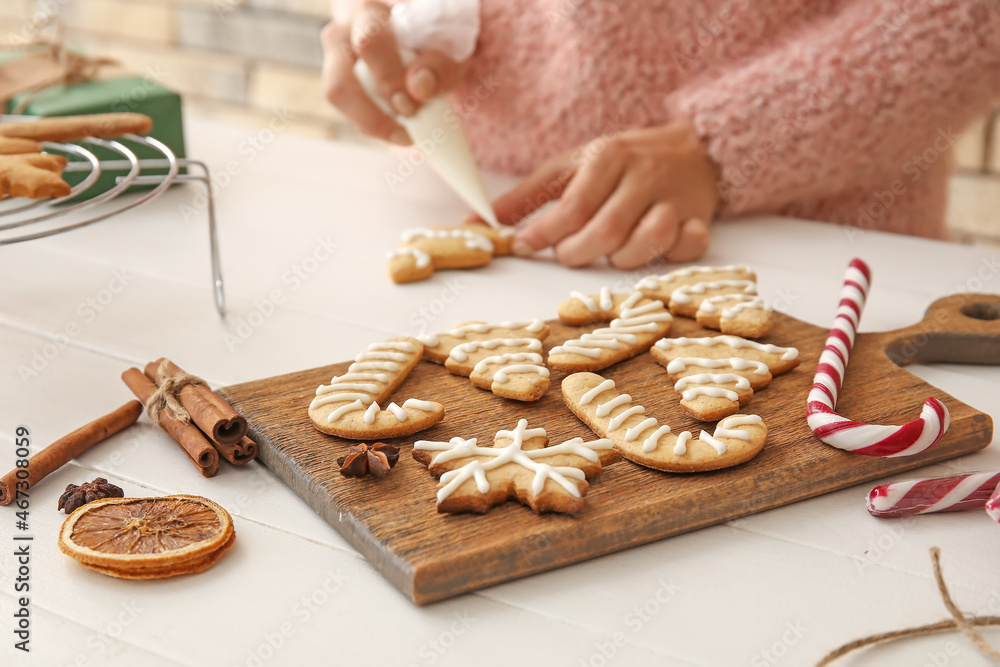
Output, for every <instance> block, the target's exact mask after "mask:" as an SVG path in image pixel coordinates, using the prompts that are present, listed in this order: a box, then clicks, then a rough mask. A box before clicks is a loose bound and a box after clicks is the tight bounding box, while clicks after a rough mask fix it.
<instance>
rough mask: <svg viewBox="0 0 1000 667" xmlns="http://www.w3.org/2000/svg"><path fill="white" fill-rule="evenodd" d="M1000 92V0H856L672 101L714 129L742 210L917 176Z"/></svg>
mask: <svg viewBox="0 0 1000 667" xmlns="http://www.w3.org/2000/svg"><path fill="white" fill-rule="evenodd" d="M998 97H1000V1H998V0H965V1H962V0H854V1H852V2H848V3H847V4H845V5H844V6H843V8H842V9H841V11H840V12H838V13H836V14H835V15H833V16H831V17H829V18H828V19H827V20H826V21H823V22H820V23H817V24H814V25H812V26H810V27H808V28H806V29H805V30H804V31H803V32H802V33H801V34H798V35H795V36H793V37H792V38H791V39H790V40H788V41H785V42H784V43H782V44H780V45H778V46H775V47H773V48H772V49H771V50H769V51H766V52H764V53H763V54H761V55H760V56H759V57H757V58H755V59H753V60H751V61H748V62H746V63H744V64H743V65H742V66H740V67H737V68H734V69H730V70H728V71H724V72H722V73H720V74H719V76H717V77H715V78H712V79H704V80H701V81H697V82H691V83H690V84H688V85H687V86H685V87H682V88H680V89H679V90H677V91H675V92H674V93H672V94H671V95H669V96H668V98H667V104H668V107H669V108H670V109H671V111H672V113H674V114H676V115H680V116H686V117H688V118H690V119H691V120H692V121H693V123H694V125H695V128H696V130H697V132H698V133H699V134H700V135H701V136H702V138H703V139H704V140H705V142H706V144H707V146H708V150H709V154H710V155H711V156H712V158H713V159H714V160H715V161H716V162H717V164H718V165H719V168H720V171H721V176H722V179H721V181H722V182H721V184H720V189H721V191H722V197H723V201H724V206H723V210H722V213H723V214H724V215H725V214H730V215H732V214H739V213H749V212H765V211H777V210H781V209H782V208H783V207H785V206H786V205H788V204H790V203H792V202H796V201H799V202H800V201H802V200H813V199H819V198H823V197H827V196H830V195H834V194H836V193H840V192H843V191H845V190H847V189H851V188H853V189H857V188H858V187H865V186H866V185H869V184H870V185H872V186H874V185H877V184H882V183H887V182H889V181H891V180H893V179H894V178H895V177H896V176H898V177H899V178H902V179H907V178H911V179H914V180H915V179H917V178H919V174H920V171H919V170H920V169H921V168H922V167H921V164H922V163H921V161H920V160H921V158H920V155H921V154H922V153H923V152H925V151H927V150H928V149H934V150H936V151H947V150H948V149H949V148H950V145H951V144H953V143H954V142H955V140H956V138H957V137H956V135H955V133H956V132H958V131H959V130H960V129H961V128H962V127H963V126H964V125H966V124H967V123H968V122H970V121H971V120H972V119H973V118H974V117H975V116H976V115H978V114H981V113H983V112H985V111H986V110H988V109H989V107H990V104H991V102H994V101H995V100H997V99H998ZM945 144H947V146H945ZM894 175H895V176H894Z"/></svg>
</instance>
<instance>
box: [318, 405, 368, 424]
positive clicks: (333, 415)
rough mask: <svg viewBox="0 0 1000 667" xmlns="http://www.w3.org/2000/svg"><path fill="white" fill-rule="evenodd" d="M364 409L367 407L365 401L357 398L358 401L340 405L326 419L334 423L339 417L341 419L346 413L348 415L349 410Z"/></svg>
mask: <svg viewBox="0 0 1000 667" xmlns="http://www.w3.org/2000/svg"><path fill="white" fill-rule="evenodd" d="M368 400H371V399H368ZM372 405H377V404H376V403H372ZM364 409H365V407H364V403H362V402H361V401H360V400H357V401H354V402H353V403H349V404H347V405H342V406H340V407H339V408H337V409H336V410H334V411H333V412H331V413H330V416H329V417H327V418H326V420H327V421H328V422H330V423H333V422H335V421H337V420H338V419H340V418H341V417H343V416H344V415H346V414H347V413H348V412H354V411H355V410H364Z"/></svg>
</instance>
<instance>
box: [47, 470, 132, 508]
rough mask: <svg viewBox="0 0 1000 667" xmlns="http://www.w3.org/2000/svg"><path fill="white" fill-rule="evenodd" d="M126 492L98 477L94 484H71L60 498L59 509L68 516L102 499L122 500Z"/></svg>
mask: <svg viewBox="0 0 1000 667" xmlns="http://www.w3.org/2000/svg"><path fill="white" fill-rule="evenodd" d="M124 495H125V492H124V491H122V490H121V489H120V488H118V487H117V486H115V485H114V484H112V483H111V482H109V481H108V480H106V479H104V478H103V477H98V478H97V479H95V480H94V481H93V482H84V483H83V484H81V485H80V486H77V485H76V484H70V485H69V486H67V487H66V490H65V491H63V494H62V495H61V496H59V509H61V510H65V511H66V514H70V513H72V512H73V511H74V510H75V509H76V508H78V507H81V506H83V505H86V504H87V503H89V502H93V501H95V500H100V499H102V498H121V497H123V496H124Z"/></svg>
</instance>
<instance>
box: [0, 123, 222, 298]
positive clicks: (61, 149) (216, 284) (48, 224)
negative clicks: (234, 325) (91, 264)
mask: <svg viewBox="0 0 1000 667" xmlns="http://www.w3.org/2000/svg"><path fill="white" fill-rule="evenodd" d="M0 119H3V120H8V119H9V120H15V119H16V120H22V119H24V118H23V117H19V116H0ZM121 140H125V141H128V142H129V143H134V144H138V145H142V146H146V147H148V148H151V149H153V151H155V152H156V153H159V154H162V155H163V157H162V158H159V157H158V158H143V159H140V158H139V157H137V156H136V154H135V152H134V151H133V150H132V149H131V148H129V146H128V145H126V144H125V143H123V141H121ZM42 145H43V146H44V147H45V149H46V151H51V152H54V153H60V154H63V155H66V156H72V157H75V158H79V159H77V160H72V161H71V162H70V163H69V164H68V165H66V169H65V170H64V172H63V173H69V172H88V173H87V175H86V177H84V179H83V180H82V181H80V182H79V183H78V184H76V185H75V186H73V190H72V192H71V193H70V194H69V195H67V196H65V197H61V198H58V199H38V200H28V199H20V198H11V197H4V198H3V199H0V246H3V245H11V244H14V243H23V242H24V241H33V240H35V239H42V238H45V237H47V236H55V235H56V234H62V233H64V232H69V231H72V230H74V229H80V228H81V227H86V226H87V225H92V224H94V223H95V222H100V221H102V220H107V219H108V218H110V217H112V216H115V215H118V214H119V213H124V212H125V211H128V210H130V209H133V208H137V207H138V206H141V205H142V204H145V203H146V202H149V201H152V200H153V199H156V198H157V197H159V196H160V195H161V194H163V193H164V192H165V191H166V190H167V188H169V187H170V186H171V185H172V184H174V183H196V184H197V183H200V184H201V185H203V186H204V187H205V191H206V201H207V202H208V206H207V207H206V213H207V217H208V242H209V245H210V248H211V257H212V284H213V289H214V291H215V307H216V309H217V310H218V311H219V315H224V314H225V311H226V298H225V292H224V289H223V282H222V267H221V263H220V261H219V239H218V235H217V233H216V224H215V202H214V199H213V194H212V180H211V173H210V172H209V169H208V166H207V165H206V164H205V163H204V162H200V161H198V160H191V159H186V158H178V157H177V156H176V155H174V152H173V151H172V150H170V148H169V147H168V146H167V145H165V144H164V143H162V142H161V141H158V140H156V139H154V138H153V137H142V136H139V135H135V134H127V135H124V136H122V137H120V138H117V139H98V138H96V137H91V138H88V139H83V140H81V141H79V142H75V143H71V144H69V143H67V144H64V143H53V142H43V143H42ZM87 146H96V147H100V148H104V149H107V150H108V151H111V152H113V153H114V154H116V155H117V156H120V158H119V157H116V158H115V159H111V160H101V159H98V157H97V156H96V155H94V153H93V152H92V151H91V150H89V149H88V148H87ZM150 169H159V170H163V169H166V173H163V174H143V173H142V172H143V171H144V170H150ZM181 169H185V170H186V171H187V173H183V174H182V173H180V171H181ZM192 169H193V170H194V173H191V172H192ZM103 173H120V174H123V175H120V176H118V177H117V178H116V183H115V186H114V187H112V188H111V189H109V190H107V191H106V192H103V193H101V194H99V195H96V196H94V197H92V198H91V199H84V200H82V201H72V200H73V199H74V198H75V197H78V196H80V195H82V194H84V193H86V192H87V190H89V189H90V188H91V187H93V186H94V184H95V183H97V180H98V179H99V178H100V176H101V174H103ZM133 185H143V186H150V187H151V189H150V190H147V191H143V192H141V193H136V194H135V195H134V196H130V197H128V198H124V199H119V198H118V197H119V195H121V194H123V193H124V192H125V191H126V190H128V189H129V188H130V187H132V186H133Z"/></svg>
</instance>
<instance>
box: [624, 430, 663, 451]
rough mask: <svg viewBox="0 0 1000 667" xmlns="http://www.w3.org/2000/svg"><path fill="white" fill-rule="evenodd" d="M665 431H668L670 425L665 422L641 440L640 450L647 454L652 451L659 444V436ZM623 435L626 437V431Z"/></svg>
mask: <svg viewBox="0 0 1000 667" xmlns="http://www.w3.org/2000/svg"><path fill="white" fill-rule="evenodd" d="M667 433H670V427H669V426H667V425H666V424H664V425H663V426H661V427H659V428H658V429H656V430H655V431H653V433H652V435H650V436H649V437H648V438H646V439H645V440H643V441H642V451H643V452H645V453H647V454H648V453H649V452H652V451H654V450H655V449H656V448H657V447H658V446H659V444H660V438H662V437H663V436H665V435H666V434H667ZM625 437H628V433H626V434H625Z"/></svg>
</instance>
